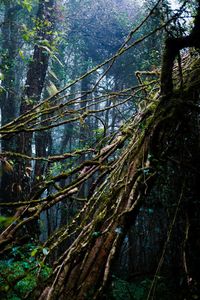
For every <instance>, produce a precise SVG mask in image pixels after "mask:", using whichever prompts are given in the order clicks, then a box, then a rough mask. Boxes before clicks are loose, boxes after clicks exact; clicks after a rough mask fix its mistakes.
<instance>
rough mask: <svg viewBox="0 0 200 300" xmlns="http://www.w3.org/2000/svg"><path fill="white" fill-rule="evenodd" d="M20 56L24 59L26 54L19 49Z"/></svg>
mask: <svg viewBox="0 0 200 300" xmlns="http://www.w3.org/2000/svg"><path fill="white" fill-rule="evenodd" d="M19 56H20V57H21V59H23V60H24V58H25V56H24V51H22V50H19Z"/></svg>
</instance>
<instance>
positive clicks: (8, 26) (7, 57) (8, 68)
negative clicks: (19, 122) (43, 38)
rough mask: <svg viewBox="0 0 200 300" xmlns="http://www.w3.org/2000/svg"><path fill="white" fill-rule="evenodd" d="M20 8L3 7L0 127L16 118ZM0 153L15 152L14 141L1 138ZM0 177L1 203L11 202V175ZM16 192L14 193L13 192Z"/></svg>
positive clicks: (12, 6)
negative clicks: (0, 150)
mask: <svg viewBox="0 0 200 300" xmlns="http://www.w3.org/2000/svg"><path fill="white" fill-rule="evenodd" d="M19 10H20V7H19V6H18V5H16V4H14V5H13V4H12V3H11V1H8V3H7V4H6V5H5V13H4V22H3V25H2V39H3V43H2V49H3V53H2V62H1V63H2V70H3V75H4V79H3V80H2V83H1V85H2V87H3V89H4V90H3V91H2V92H1V95H0V105H1V125H5V124H7V123H9V122H10V121H12V120H13V119H14V118H15V117H16V116H17V100H18V99H17V89H18V87H17V86H16V78H17V73H16V70H17V64H18V61H17V59H16V56H17V53H18V47H19V45H18V35H19V34H18V27H17V25H16V23H17V18H18V12H19ZM1 149H2V151H15V150H16V139H15V138H11V137H10V136H9V137H2V139H1ZM2 172H3V174H2V177H1V192H0V194H1V195H0V197H1V198H2V199H3V201H7V200H11V199H12V198H13V195H12V185H13V183H14V178H13V173H7V172H6V171H4V169H3V170H2ZM15 192H16V191H15Z"/></svg>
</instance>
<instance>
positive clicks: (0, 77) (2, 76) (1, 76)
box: [0, 72, 4, 80]
mask: <svg viewBox="0 0 200 300" xmlns="http://www.w3.org/2000/svg"><path fill="white" fill-rule="evenodd" d="M0 80H4V75H3V73H1V72H0Z"/></svg>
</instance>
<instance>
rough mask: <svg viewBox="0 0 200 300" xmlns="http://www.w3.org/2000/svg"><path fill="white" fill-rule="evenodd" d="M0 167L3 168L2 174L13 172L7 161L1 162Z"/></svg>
mask: <svg viewBox="0 0 200 300" xmlns="http://www.w3.org/2000/svg"><path fill="white" fill-rule="evenodd" d="M2 167H3V170H4V172H6V173H8V174H10V173H12V172H13V166H12V165H11V163H10V162H8V161H7V160H4V161H2Z"/></svg>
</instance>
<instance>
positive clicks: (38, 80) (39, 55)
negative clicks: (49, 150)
mask: <svg viewBox="0 0 200 300" xmlns="http://www.w3.org/2000/svg"><path fill="white" fill-rule="evenodd" d="M54 5H55V1H54V0H49V1H39V6H38V12H37V20H38V23H39V24H41V25H39V26H40V28H39V29H38V32H37V36H36V40H37V44H36V45H35V47H34V53H33V59H32V60H31V62H30V64H29V67H28V72H27V79H26V83H25V89H24V95H23V99H22V103H21V108H20V112H21V114H23V113H26V112H27V111H28V110H29V109H31V108H32V107H33V106H34V105H35V104H37V103H38V102H39V101H40V98H41V94H42V91H43V88H44V83H45V78H46V73H47V68H48V62H49V57H50V56H49V51H47V49H46V46H45V44H44V43H45V41H48V43H49V45H50V46H51V43H52V41H53V28H54V20H55V11H54ZM43 45H44V47H43ZM49 50H50V51H51V49H49ZM32 137H33V135H32V133H21V134H20V137H19V143H18V152H20V153H25V154H26V155H29V156H32ZM36 140H37V146H38V148H37V154H39V155H41V156H45V155H46V147H47V145H46V143H47V141H48V137H47V135H46V133H41V134H40V133H37V135H36ZM38 140H39V141H42V143H41V144H39V143H38ZM26 167H29V165H26V164H25V163H24V164H20V165H19V170H18V173H19V178H20V184H21V186H22V187H23V198H24V199H26V196H27V195H28V194H29V192H30V188H31V186H30V184H31V182H30V178H25V173H26V172H25V169H26ZM43 167H44V166H43V165H42V166H41V168H40V166H38V163H36V171H37V172H36V173H37V175H38V174H39V173H40V171H41V172H42V169H43ZM38 169H39V170H38ZM37 175H36V176H37Z"/></svg>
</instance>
